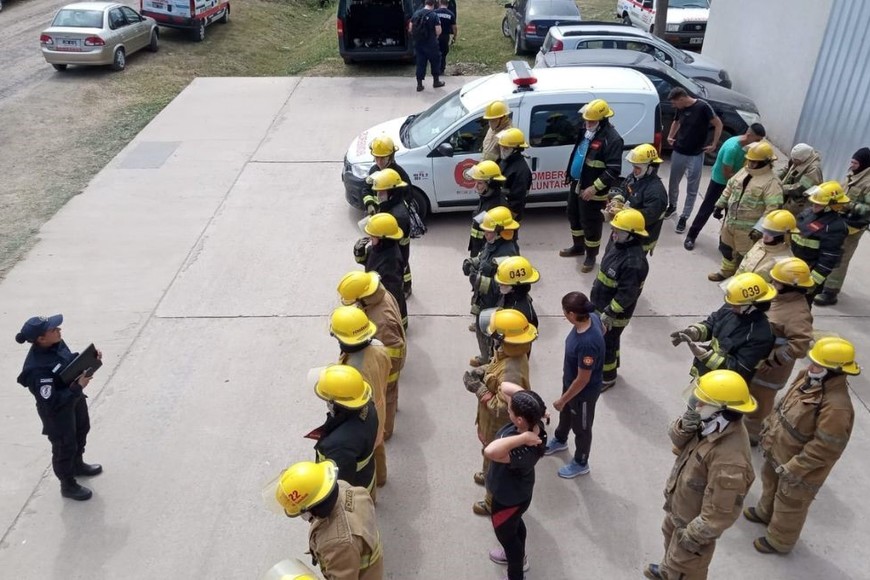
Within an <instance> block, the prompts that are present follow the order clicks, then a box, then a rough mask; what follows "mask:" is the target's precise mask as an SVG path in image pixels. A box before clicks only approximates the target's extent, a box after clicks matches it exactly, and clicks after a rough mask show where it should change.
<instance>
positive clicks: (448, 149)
mask: <svg viewBox="0 0 870 580" xmlns="http://www.w3.org/2000/svg"><path fill="white" fill-rule="evenodd" d="M435 151H437V152H438V153H440V154H441V156H442V157H453V145H451V144H450V143H442V144H441V145H439V146H438V147H436V148H435Z"/></svg>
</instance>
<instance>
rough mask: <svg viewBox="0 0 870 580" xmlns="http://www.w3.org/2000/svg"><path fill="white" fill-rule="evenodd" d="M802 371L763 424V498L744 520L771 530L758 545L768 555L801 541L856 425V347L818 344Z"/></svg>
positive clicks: (837, 341)
mask: <svg viewBox="0 0 870 580" xmlns="http://www.w3.org/2000/svg"><path fill="white" fill-rule="evenodd" d="M809 358H810V364H809V366H807V368H806V369H804V370H802V371H801V372H800V373H799V374H798V376H797V378H795V380H794V382H793V383H792V384H791V386H790V387H789V389H788V392H786V394H785V396H784V397H783V398H782V399H780V401H779V403H778V404H777V407H776V411H775V412H774V413H772V414H771V415H770V416H769V417H768V418H767V420H766V421H765V423H764V430H763V431H762V437H761V448H762V450H763V451H764V458H765V462H764V467H763V468H762V470H761V483H762V486H763V488H762V491H761V499H759V501H758V504H757V505H756V506H755V507H749V508H746V509H745V510H744V511H743V515H744V516H745V517H746V519H748V520H749V521H751V522H756V523H760V524H764V525H766V526H767V531H766V532H765V534H764V535H763V536H761V537H759V538H757V539H756V540H755V542H754V545H755V549H756V550H758V551H759V552H762V553H764V554H772V553H777V554H784V553H787V552H789V551H791V549H792V548H793V547H794V545H795V543H796V542H797V541H798V538H800V535H801V530H802V529H803V526H804V522H805V521H806V518H807V511H808V510H809V508H810V504H811V503H812V501H813V499H814V498H815V497H816V494H817V493H818V492H819V489H820V488H821V487H822V485H823V484H824V483H825V480H826V479H827V478H828V475H829V474H830V473H831V469H833V467H834V464H836V463H837V460H839V459H840V456H841V455H842V454H843V451H844V450H845V449H846V445H847V444H848V443H849V438H850V437H851V435H852V427H853V425H854V422H855V411H854V409H853V408H852V399H851V396H850V394H849V383H848V381H847V378H848V376H849V375H857V374H859V373H860V372H861V369H860V368H859V367H858V365H857V364H856V363H855V347H854V346H853V345H852V343H851V342H849V341H848V340H845V339H843V338H838V337H833V336H830V337H826V338H822V339H819V340H818V341H817V342H816V343H815V344H814V345H813V348H812V349H810V352H809Z"/></svg>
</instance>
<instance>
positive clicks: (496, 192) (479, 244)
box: [465, 161, 505, 276]
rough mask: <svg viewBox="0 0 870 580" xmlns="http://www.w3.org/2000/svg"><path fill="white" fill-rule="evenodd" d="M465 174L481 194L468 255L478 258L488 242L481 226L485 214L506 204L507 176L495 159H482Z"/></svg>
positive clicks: (474, 214) (475, 212)
mask: <svg viewBox="0 0 870 580" xmlns="http://www.w3.org/2000/svg"><path fill="white" fill-rule="evenodd" d="M465 174H466V176H467V177H468V179H471V180H473V181H474V191H476V192H477V195H478V196H480V197H479V198H478V200H477V207H476V208H475V209H474V213H473V214H471V233H470V234H469V236H470V237H469V239H468V255H469V256H471V257H472V258H476V257H477V255H478V254H480V251H481V250H482V249H483V246H484V245H485V244H486V240H484V239H483V230H482V229H481V228H480V224H481V223H482V222H483V215H484V214H485V213H486V212H488V211H489V210H491V209H492V208H494V207H498V206H500V205H505V198H504V193H503V192H502V185H504V182H505V178H504V175H502V174H501V170H500V169H499V168H498V164H497V163H496V162H495V161H481V162H480V163H478V164H477V165H474V166H472V167H470V168H468V170H467V171H466V172H465ZM467 275H468V274H466V276H467Z"/></svg>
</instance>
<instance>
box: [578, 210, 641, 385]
mask: <svg viewBox="0 0 870 580" xmlns="http://www.w3.org/2000/svg"><path fill="white" fill-rule="evenodd" d="M610 226H611V228H612V231H611V234H610V243H609V244H608V245H607V250H606V251H605V252H604V258H602V259H601V269H600V270H598V277H597V279H596V280H595V282H593V283H592V292H591V293H590V295H589V298H590V300H592V303H593V304H595V309H596V310H597V311H598V313H599V314H600V316H601V323H602V324H603V325H604V328H605V329H607V332H605V334H604V348H605V351H604V372H603V375H602V383H601V392H604V391H606V390H607V389H609V388H610V387H612V386H613V385H614V384H616V373H617V369H618V368H619V360H620V353H619V344H620V337H621V336H622V332H623V331H624V330H625V329H626V327H627V326H628V323H629V322H631V316H632V315H633V314H634V309H635V308H636V307H637V301H638V299H639V298H640V293H641V291H642V290H643V284H644V282H645V281H646V277H647V274H649V264H648V263H647V260H646V252H645V251H644V249H643V244H644V242H645V241H646V238H647V236H648V235H649V234H648V233H647V231H646V229H645V226H644V221H643V214H642V213H640V212H639V211H638V210H636V209H633V208H632V209H624V210H622V211H620V212H619V213H617V214H616V216H614V218H613V221H611V222H610Z"/></svg>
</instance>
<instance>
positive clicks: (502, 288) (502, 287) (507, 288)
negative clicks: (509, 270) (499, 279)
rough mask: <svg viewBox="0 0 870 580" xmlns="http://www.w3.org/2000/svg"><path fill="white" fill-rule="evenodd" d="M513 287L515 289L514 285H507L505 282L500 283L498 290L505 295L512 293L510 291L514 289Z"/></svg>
mask: <svg viewBox="0 0 870 580" xmlns="http://www.w3.org/2000/svg"><path fill="white" fill-rule="evenodd" d="M513 289H514V288H513V286H506V285H505V284H499V285H498V291H499V293H500V294H502V295H504V294H510V293H511V290H513Z"/></svg>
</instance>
